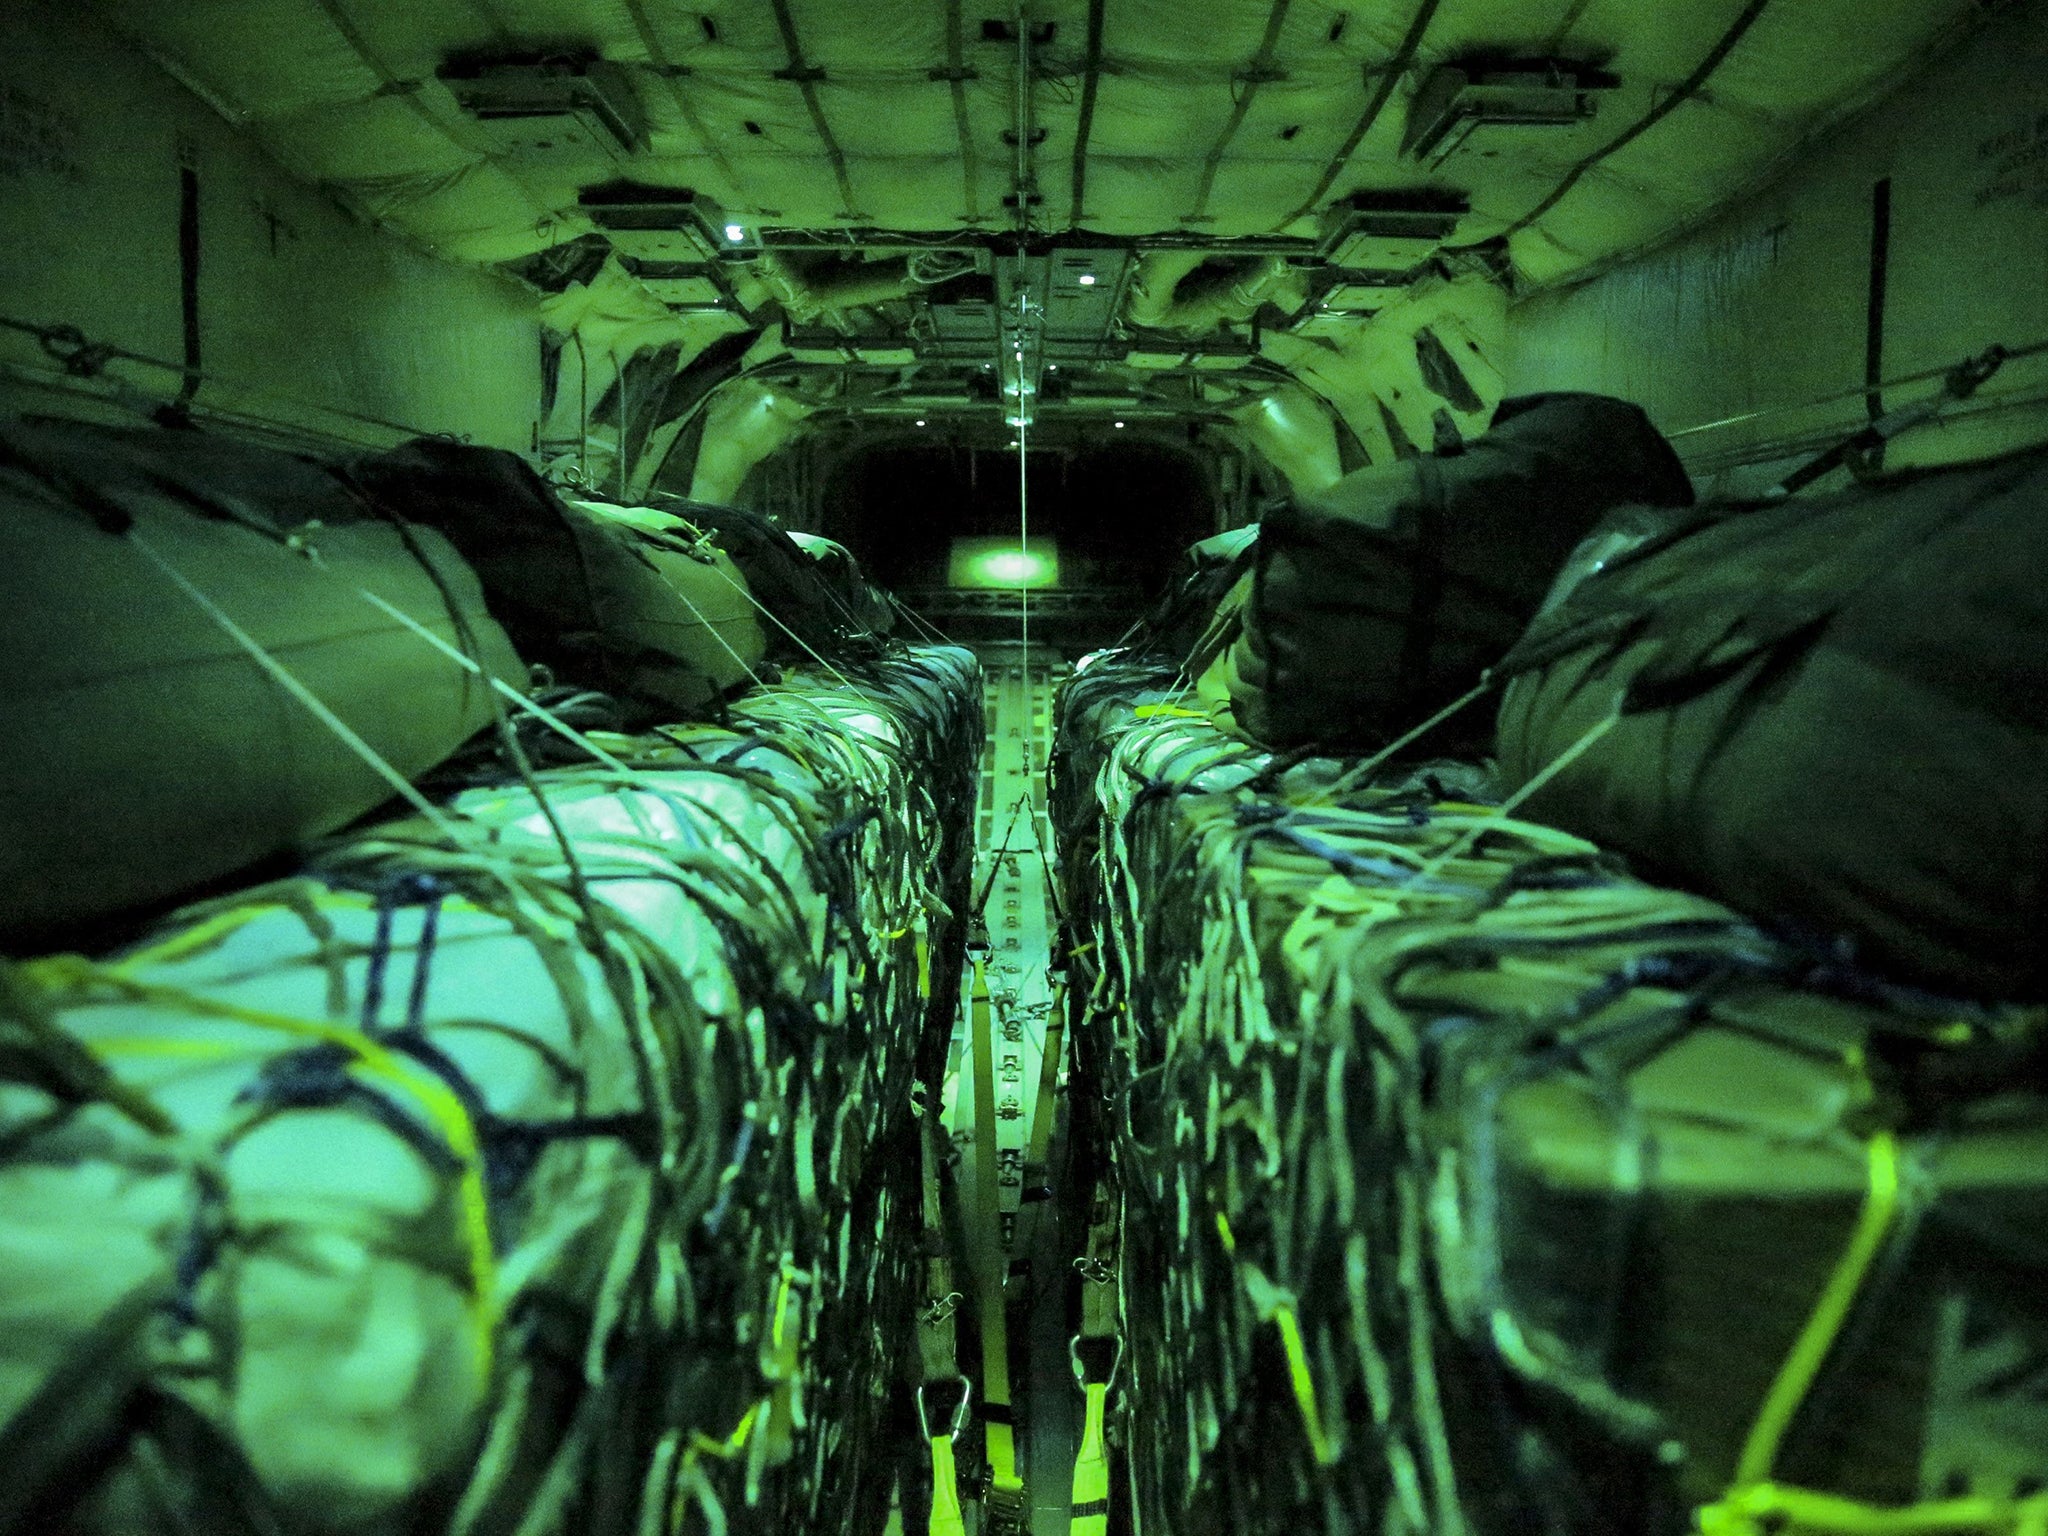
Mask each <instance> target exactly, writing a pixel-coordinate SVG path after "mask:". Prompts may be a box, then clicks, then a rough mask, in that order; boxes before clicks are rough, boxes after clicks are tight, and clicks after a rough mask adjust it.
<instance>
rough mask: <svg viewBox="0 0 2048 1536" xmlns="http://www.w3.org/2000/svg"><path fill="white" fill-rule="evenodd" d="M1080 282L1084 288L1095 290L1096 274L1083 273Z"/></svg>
mask: <svg viewBox="0 0 2048 1536" xmlns="http://www.w3.org/2000/svg"><path fill="white" fill-rule="evenodd" d="M1080 282H1081V286H1082V287H1083V288H1093V287H1094V286H1095V274H1094V273H1093V272H1083V273H1082V274H1081V278H1080Z"/></svg>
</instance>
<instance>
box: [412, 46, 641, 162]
mask: <svg viewBox="0 0 2048 1536" xmlns="http://www.w3.org/2000/svg"><path fill="white" fill-rule="evenodd" d="M441 79H442V80H443V81H444V82H445V83H446V84H447V86H448V89H449V90H450V91H452V92H453V93H454V95H455V100H456V102H457V104H459V105H460V106H461V108H462V109H463V111H465V112H467V113H469V114H470V116H472V117H474V118H475V119H476V120H477V122H478V123H480V124H481V125H482V126H483V129H484V131H485V132H486V133H487V134H488V135H489V136H490V138H491V140H492V141H493V143H495V144H496V145H497V147H498V148H499V149H500V150H501V151H504V152H507V153H511V154H550V153H554V154H559V153H563V152H581V153H586V154H587V153H591V152H596V153H599V154H626V155H631V154H636V153H638V152H639V151H640V150H643V149H645V148H646V147H647V115H646V113H645V112H643V111H642V110H641V108H640V98H639V97H638V96H636V95H635V94H634V92H633V81H632V78H631V76H630V75H629V74H628V73H627V71H626V69H625V67H624V66H623V65H619V64H613V63H609V62H607V61H606V60H604V59H600V58H596V57H594V56H590V55H569V56H560V55H557V56H551V57H547V58H519V59H485V60H455V59H451V60H450V61H449V62H448V63H446V64H444V65H443V66H442V67H441Z"/></svg>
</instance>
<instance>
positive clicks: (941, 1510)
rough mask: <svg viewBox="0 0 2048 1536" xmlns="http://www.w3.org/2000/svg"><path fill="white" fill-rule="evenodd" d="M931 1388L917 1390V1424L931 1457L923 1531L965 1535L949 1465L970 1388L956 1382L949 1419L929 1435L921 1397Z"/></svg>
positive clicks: (955, 1474) (956, 1475)
mask: <svg viewBox="0 0 2048 1536" xmlns="http://www.w3.org/2000/svg"><path fill="white" fill-rule="evenodd" d="M935 1385H937V1384H936V1383H934V1382H926V1383H925V1384H924V1386H922V1387H919V1388H918V1389H917V1425H918V1429H919V1430H920V1431H921V1432H922V1433H923V1435H924V1438H925V1442H926V1443H927V1444H928V1445H929V1446H930V1447H931V1456H932V1518H931V1523H930V1524H929V1525H928V1526H926V1527H925V1529H926V1531H927V1532H928V1533H929V1536H967V1521H966V1517H965V1516H963V1515H962V1514H961V1512H960V1472H959V1469H958V1468H957V1467H956V1466H955V1465H954V1462H953V1442H954V1441H955V1440H956V1439H958V1438H959V1435H960V1430H961V1426H963V1425H964V1424H966V1422H967V1399H968V1396H969V1394H970V1393H971V1392H972V1391H973V1388H972V1387H971V1386H970V1385H969V1384H968V1382H967V1381H966V1380H965V1378H962V1379H961V1380H960V1382H959V1387H960V1397H959V1400H958V1401H957V1402H956V1403H955V1404H954V1405H953V1416H952V1418H951V1419H950V1420H949V1421H948V1422H947V1423H946V1424H945V1425H944V1426H943V1427H942V1428H941V1429H940V1430H939V1432H938V1433H937V1434H933V1433H932V1421H931V1418H930V1416H929V1415H928V1414H927V1413H926V1411H925V1403H924V1395H925V1393H926V1391H927V1390H929V1389H930V1388H931V1387H933V1386H935Z"/></svg>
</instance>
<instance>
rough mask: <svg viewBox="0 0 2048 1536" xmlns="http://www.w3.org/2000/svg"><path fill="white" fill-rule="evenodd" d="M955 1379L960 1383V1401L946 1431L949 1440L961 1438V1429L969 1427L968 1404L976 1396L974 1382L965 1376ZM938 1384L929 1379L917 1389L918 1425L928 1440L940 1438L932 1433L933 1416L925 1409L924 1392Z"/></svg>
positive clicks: (954, 1408)
mask: <svg viewBox="0 0 2048 1536" xmlns="http://www.w3.org/2000/svg"><path fill="white" fill-rule="evenodd" d="M942 1379H943V1378H942ZM953 1379H954V1380H956V1381H958V1382H959V1383H960V1401H959V1402H958V1403H956V1404H955V1405H954V1407H953V1424H952V1427H951V1428H950V1429H948V1430H947V1431H946V1438H947V1439H948V1440H949V1441H951V1440H958V1439H959V1438H960V1431H961V1430H963V1429H965V1428H966V1427H967V1405H968V1403H969V1402H970V1401H972V1400H973V1397H974V1383H973V1382H971V1381H969V1380H968V1379H967V1378H966V1377H965V1376H956V1377H955V1378H953ZM936 1384H937V1383H935V1382H930V1381H927V1382H924V1383H922V1384H921V1385H920V1386H919V1387H918V1389H917V1427H918V1428H919V1429H921V1430H923V1431H924V1437H925V1439H927V1440H934V1439H937V1438H938V1437H937V1436H936V1435H934V1434H933V1433H932V1421H931V1418H930V1416H929V1415H928V1414H926V1412H925V1411H924V1394H925V1392H926V1390H927V1389H929V1388H930V1387H932V1386H935V1385H936Z"/></svg>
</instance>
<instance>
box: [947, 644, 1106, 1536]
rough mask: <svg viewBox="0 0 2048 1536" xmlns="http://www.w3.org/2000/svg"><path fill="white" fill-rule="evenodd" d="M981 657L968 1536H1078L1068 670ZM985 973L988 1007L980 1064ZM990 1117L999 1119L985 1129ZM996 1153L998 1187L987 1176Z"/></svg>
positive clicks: (963, 1033) (963, 1087)
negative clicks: (980, 996)
mask: <svg viewBox="0 0 2048 1536" xmlns="http://www.w3.org/2000/svg"><path fill="white" fill-rule="evenodd" d="M979 654H980V657H981V661H982V665H983V670H984V673H985V675H986V679H987V724H988V746H987V750H986V753H985V755H984V757H983V760H982V767H981V779H980V784H979V788H978V800H977V811H976V818H977V819H976V860H975V876H974V885H973V895H974V898H975V902H976V907H977V912H976V916H977V917H978V918H979V926H977V925H975V924H972V923H971V924H970V933H971V935H972V938H971V941H970V946H969V956H968V962H967V965H966V967H965V970H964V974H963V977H962V981H961V997H962V1003H961V1008H960V1012H959V1017H958V1020H957V1022H956V1025H955V1028H954V1033H953V1038H952V1041H951V1046H950V1054H949V1059H948V1070H947V1076H946V1087H945V1095H944V1105H945V1126H946V1132H947V1135H948V1137H949V1138H950V1141H951V1144H952V1148H953V1152H954V1157H955V1159H956V1161H955V1163H954V1170H955V1174H956V1186H955V1187H956V1188H957V1190H958V1191H959V1196H960V1207H961V1211H962V1221H961V1228H962V1238H963V1241H962V1250H963V1253H964V1256H965V1259H966V1273H965V1274H964V1275H963V1276H962V1277H961V1279H962V1284H961V1289H962V1290H963V1291H971V1292H972V1295H971V1298H970V1299H968V1301H967V1302H966V1307H967V1310H968V1311H969V1312H970V1313H972V1314H973V1316H974V1318H975V1319H976V1321H975V1324H974V1326H972V1327H970V1328H969V1329H968V1330H967V1331H966V1333H965V1334H964V1335H963V1337H965V1338H967V1339H969V1340H971V1341H973V1342H970V1343H968V1344H966V1345H964V1346H963V1348H964V1351H965V1353H964V1355H963V1364H967V1363H968V1362H969V1361H970V1360H971V1362H972V1364H971V1366H970V1374H973V1375H975V1376H976V1377H977V1379H978V1380H979V1381H980V1383H981V1392H982V1402H981V1403H980V1404H979V1405H978V1409H979V1411H977V1413H976V1414H975V1415H974V1418H975V1422H976V1424H977V1426H979V1427H978V1429H977V1434H978V1435H979V1434H986V1435H988V1437H989V1439H988V1442H987V1443H986V1444H984V1445H977V1446H976V1447H975V1449H976V1451H977V1452H979V1453H981V1454H982V1455H984V1456H985V1457H986V1458H987V1463H988V1465H987V1466H986V1467H985V1469H984V1473H983V1484H984V1485H985V1486H986V1487H987V1489H988V1497H987V1498H986V1499H984V1500H983V1501H981V1503H980V1505H979V1507H978V1508H977V1507H976V1506H975V1505H973V1504H970V1505H969V1507H968V1509H967V1514H966V1518H967V1522H968V1529H969V1530H977V1529H978V1530H981V1531H999V1530H1004V1529H1011V1530H1016V1529H1022V1530H1028V1531H1029V1532H1031V1533H1032V1536H1066V1533H1067V1531H1068V1530H1069V1500H1070V1493H1071V1488H1072V1473H1073V1460H1074V1450H1075V1444H1076V1441H1077V1438H1078V1435H1079V1431H1080V1408H1081V1395H1080V1393H1079V1391H1078V1390H1077V1388H1076V1386H1075V1383H1074V1377H1073V1372H1072V1369H1071V1366H1070V1363H1069V1356H1068V1341H1069V1336H1070V1333H1071V1329H1070V1328H1069V1326H1068V1322H1067V1291H1068V1289H1069V1282H1070V1279H1071V1276H1072V1273H1073V1266H1072V1261H1073V1258H1074V1255H1075V1254H1076V1253H1077V1252H1078V1251H1079V1247H1078V1241H1077V1239H1078V1237H1079V1235H1080V1234H1081V1233H1082V1232H1084V1231H1085V1228H1086V1220H1085V1218H1086V1213H1085V1212H1082V1213H1080V1220H1079V1221H1078V1222H1077V1221H1076V1220H1075V1219H1074V1213H1072V1212H1069V1211H1067V1210H1065V1209H1064V1208H1063V1204H1062V1202H1060V1201H1058V1200H1056V1199H1055V1198H1053V1196H1054V1187H1055V1183H1056V1181H1055V1180H1054V1179H1053V1177H1052V1176H1051V1173H1050V1169H1051V1168H1052V1167H1053V1166H1054V1165H1055V1163H1056V1162H1057V1160H1058V1159H1060V1158H1061V1157H1062V1156H1063V1155H1064V1144H1065V1138H1064V1135H1063V1134H1062V1133H1063V1129H1064V1127H1063V1123H1062V1117H1061V1116H1060V1114H1059V1105H1060V1102H1061V1100H1060V1097H1059V1094H1058V1091H1057V1090H1058V1085H1059V1082H1060V1079H1061V1076H1062V1073H1063V1070H1064V1063H1065V1055H1066V1045H1065V1041H1064V1038H1063V1030H1062V1028H1061V1024H1060V1015H1061V1010H1062V1009H1063V1006H1064V1003H1063V999H1062V998H1061V996H1060V994H1059V988H1058V985H1057V982H1056V977H1055V970H1054V966H1053V959H1054V956H1053V943H1054V939H1055V937H1056V935H1057V933H1058V929H1059V922H1058V914H1057V911H1056V910H1055V908H1054V905H1053V898H1052V896H1051V887H1050V882H1049V878H1048V877H1049V874H1050V870H1049V868H1048V861H1049V858H1050V853H1051V848H1052V835H1051V830H1050V825H1049V822H1048V820H1047V814H1046V763H1047V761H1048V756H1049V752H1050V748H1051V698H1052V691H1053V687H1054V684H1055V682H1056V680H1057V674H1058V673H1059V672H1062V671H1064V664H1063V663H1061V662H1059V660H1058V659H1057V657H1055V656H1053V655H1050V654H1048V653H1045V652H1042V651H1040V652H1031V651H1027V650H1026V649H1025V647H1024V646H1022V645H1021V644H1019V643H1017V642H1001V643H990V644H985V645H983V646H981V647H979ZM977 965H979V968H980V973H981V974H980V977H979V987H980V990H981V991H982V992H983V993H984V994H985V996H986V999H987V1002H986V1043H985V1047H984V1049H983V1050H982V1051H979V1052H978V1051H977V1049H976V1038H975V1036H976V1019H977V1007H976V996H977V986H978V978H977V975H976V969H977ZM983 1063H986V1067H987V1075H986V1081H984V1080H983V1077H982V1076H981V1074H980V1071H979V1068H980V1067H981V1065H982V1064H983ZM985 1109H992V1111H993V1125H992V1127H990V1128H988V1129H987V1130H986V1131H985V1130H984V1127H983V1125H982V1123H981V1118H980V1117H981V1113H982V1111H984V1110H985ZM990 1147H992V1148H993V1151H994V1177H993V1179H992V1180H990V1179H989V1178H988V1177H987V1174H986V1172H985V1170H984V1167H983V1159H984V1155H985V1150H986V1149H988V1148H990ZM991 1197H992V1201H993V1204H992V1207H991V1204H990V1200H991ZM998 1298H999V1299H998ZM1006 1401H1007V1404H1008V1410H1009V1415H1008V1416H1009V1418H1010V1419H1011V1421H1012V1424H1013V1426H1014V1434H1013V1438H1012V1440H1011V1442H1010V1445H1009V1446H1008V1447H1005V1446H1004V1445H1003V1444H1002V1443H1001V1442H1002V1439H1003V1435H1004V1430H1005V1428H1006V1426H1003V1425H1002V1424H1001V1423H1000V1421H1001V1420H1002V1419H1003V1418H1004V1411H1003V1407H1004V1403H1005V1402H1006ZM991 1424H993V1425H994V1427H993V1428H992V1429H991V1428H989V1426H990V1425H991ZM1006 1456H1008V1457H1009V1458H1011V1459H1012V1461H1013V1465H1012V1467H1010V1468H1006V1467H1005V1466H1004V1461H1005V1458H1006ZM1006 1485H1007V1486H1006Z"/></svg>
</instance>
